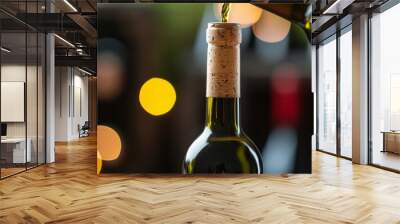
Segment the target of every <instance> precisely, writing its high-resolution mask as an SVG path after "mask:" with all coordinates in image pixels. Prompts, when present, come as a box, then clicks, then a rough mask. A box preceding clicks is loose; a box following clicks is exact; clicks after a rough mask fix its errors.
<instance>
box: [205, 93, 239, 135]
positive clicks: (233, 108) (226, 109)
mask: <svg viewBox="0 0 400 224" xmlns="http://www.w3.org/2000/svg"><path fill="white" fill-rule="evenodd" d="M206 105H207V106H206V127H207V128H209V129H211V131H212V132H214V133H218V134H222V135H225V134H226V135H238V134H239V133H240V109H239V108H240V105H239V98H219V97H207V98H206Z"/></svg>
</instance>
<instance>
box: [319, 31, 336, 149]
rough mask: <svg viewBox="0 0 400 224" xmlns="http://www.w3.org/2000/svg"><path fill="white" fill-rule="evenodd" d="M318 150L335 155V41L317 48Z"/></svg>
mask: <svg viewBox="0 0 400 224" xmlns="http://www.w3.org/2000/svg"><path fill="white" fill-rule="evenodd" d="M317 63H318V146H317V147H318V149H319V150H322V151H327V152H330V153H336V39H335V38H333V40H331V41H328V42H327V43H325V44H322V45H320V46H319V48H318V61H317Z"/></svg>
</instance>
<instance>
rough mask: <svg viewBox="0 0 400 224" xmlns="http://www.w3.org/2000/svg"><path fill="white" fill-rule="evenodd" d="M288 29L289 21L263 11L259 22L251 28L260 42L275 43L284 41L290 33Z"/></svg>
mask: <svg viewBox="0 0 400 224" xmlns="http://www.w3.org/2000/svg"><path fill="white" fill-rule="evenodd" d="M290 27H291V23H290V21H288V20H286V19H284V18H282V17H280V16H277V15H275V14H273V13H270V12H267V11H264V12H263V14H262V16H261V18H260V20H258V22H257V23H256V24H254V26H253V33H254V35H255V36H256V37H257V38H258V39H260V40H262V41H265V42H268V43H276V42H279V41H282V40H283V39H285V37H286V36H287V35H288V33H289V31H290Z"/></svg>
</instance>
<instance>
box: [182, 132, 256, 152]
mask: <svg viewBox="0 0 400 224" xmlns="http://www.w3.org/2000/svg"><path fill="white" fill-rule="evenodd" d="M207 148H210V149H211V148H220V149H221V148H223V149H224V150H238V149H240V150H245V151H251V152H252V154H253V153H255V154H257V155H260V151H259V149H258V147H257V145H256V144H255V143H254V142H253V141H252V140H251V139H250V138H249V137H248V136H247V135H246V134H245V133H244V132H243V130H240V132H238V133H236V134H229V135H226V134H220V133H215V132H213V131H212V130H210V129H209V128H207V127H206V128H205V129H204V130H203V132H202V133H201V134H200V135H199V136H198V137H197V138H196V140H195V141H194V142H193V143H192V144H191V145H190V147H189V149H188V152H187V155H191V157H195V156H196V155H197V154H198V153H200V151H203V150H204V149H207Z"/></svg>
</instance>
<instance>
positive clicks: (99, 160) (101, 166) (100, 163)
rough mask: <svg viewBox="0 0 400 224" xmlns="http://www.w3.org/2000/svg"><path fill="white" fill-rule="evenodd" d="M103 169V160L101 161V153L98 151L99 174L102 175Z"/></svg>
mask: <svg viewBox="0 0 400 224" xmlns="http://www.w3.org/2000/svg"><path fill="white" fill-rule="evenodd" d="M101 168H103V160H102V159H101V155H100V153H99V151H97V174H100V172H101Z"/></svg>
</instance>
